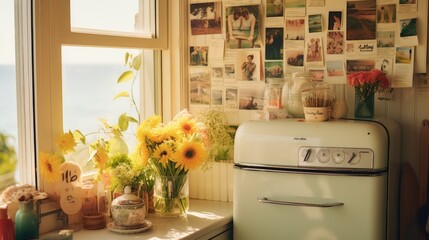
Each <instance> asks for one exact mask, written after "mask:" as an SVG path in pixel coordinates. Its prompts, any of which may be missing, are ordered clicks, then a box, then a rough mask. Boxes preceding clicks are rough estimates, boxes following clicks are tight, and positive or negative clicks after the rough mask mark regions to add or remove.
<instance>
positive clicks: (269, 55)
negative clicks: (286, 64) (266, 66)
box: [265, 28, 283, 60]
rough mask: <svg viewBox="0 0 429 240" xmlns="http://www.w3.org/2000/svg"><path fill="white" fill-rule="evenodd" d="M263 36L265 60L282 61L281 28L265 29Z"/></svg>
mask: <svg viewBox="0 0 429 240" xmlns="http://www.w3.org/2000/svg"><path fill="white" fill-rule="evenodd" d="M265 35H266V39H265V59H269V60H278V59H283V28H266V29H265Z"/></svg>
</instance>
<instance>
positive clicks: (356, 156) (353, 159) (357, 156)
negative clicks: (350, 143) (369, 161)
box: [347, 152, 360, 165]
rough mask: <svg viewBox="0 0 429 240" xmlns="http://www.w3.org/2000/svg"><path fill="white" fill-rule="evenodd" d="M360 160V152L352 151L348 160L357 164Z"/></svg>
mask: <svg viewBox="0 0 429 240" xmlns="http://www.w3.org/2000/svg"><path fill="white" fill-rule="evenodd" d="M359 162H360V154H359V153H357V152H352V154H350V156H349V160H348V161H347V163H348V164H350V165H356V164H358V163H359Z"/></svg>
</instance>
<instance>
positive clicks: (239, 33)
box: [225, 5, 261, 49]
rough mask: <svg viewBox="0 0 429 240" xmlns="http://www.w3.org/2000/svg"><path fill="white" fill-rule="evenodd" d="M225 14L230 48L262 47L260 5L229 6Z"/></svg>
mask: <svg viewBox="0 0 429 240" xmlns="http://www.w3.org/2000/svg"><path fill="white" fill-rule="evenodd" d="M225 16H226V26H227V27H226V28H225V29H226V38H227V47H228V48H230V49H237V48H259V47H261V36H260V30H259V28H260V25H261V23H260V9H259V5H249V6H231V7H227V8H225Z"/></svg>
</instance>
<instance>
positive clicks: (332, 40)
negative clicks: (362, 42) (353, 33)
mask: <svg viewBox="0 0 429 240" xmlns="http://www.w3.org/2000/svg"><path fill="white" fill-rule="evenodd" d="M326 39H327V40H326V41H327V43H326V54H344V32H343V31H329V32H328V34H327V37H326Z"/></svg>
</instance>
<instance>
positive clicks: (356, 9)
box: [347, 1, 376, 40]
mask: <svg viewBox="0 0 429 240" xmlns="http://www.w3.org/2000/svg"><path fill="white" fill-rule="evenodd" d="M375 15H376V3H375V1H347V40H374V39H375V37H376V17H375Z"/></svg>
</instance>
